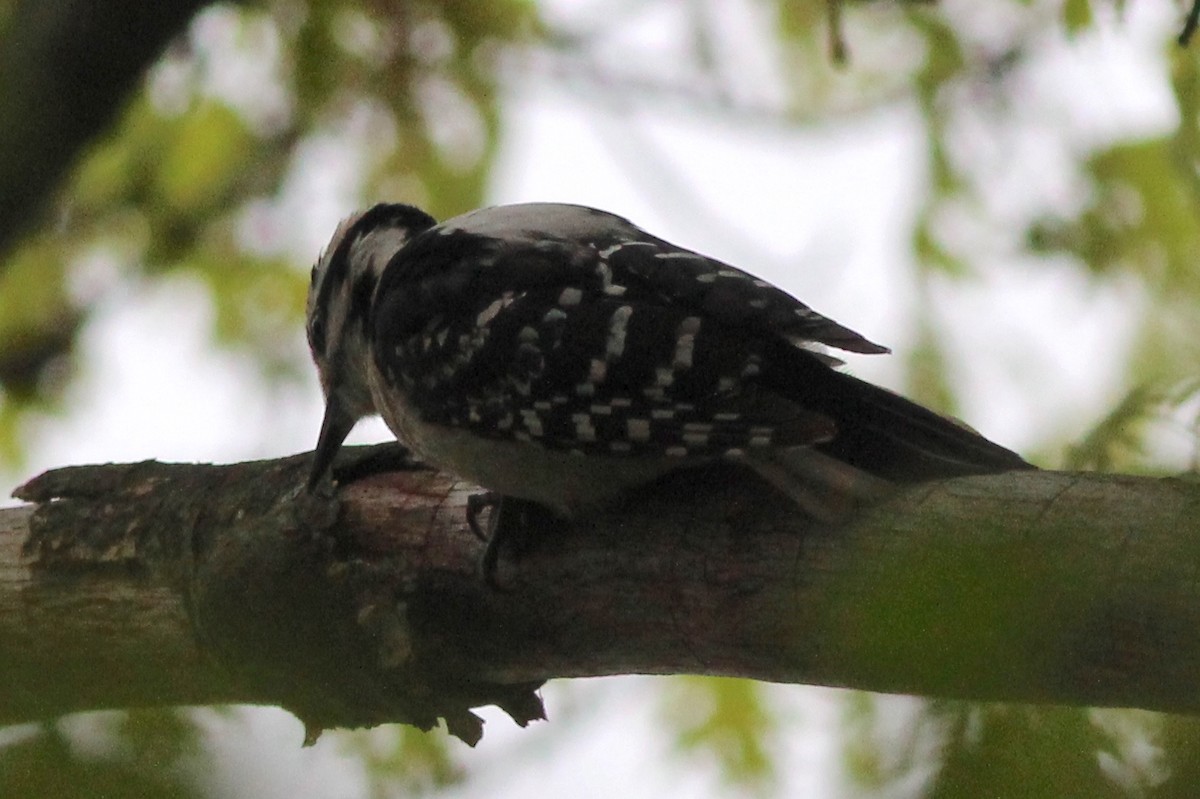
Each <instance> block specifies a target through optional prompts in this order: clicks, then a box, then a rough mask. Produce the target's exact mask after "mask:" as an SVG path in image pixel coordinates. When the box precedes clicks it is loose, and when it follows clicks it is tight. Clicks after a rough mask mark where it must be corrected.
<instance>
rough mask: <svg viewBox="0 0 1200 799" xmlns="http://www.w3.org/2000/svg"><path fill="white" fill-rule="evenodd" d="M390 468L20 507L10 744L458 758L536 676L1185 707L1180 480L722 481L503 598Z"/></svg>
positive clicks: (1033, 476)
mask: <svg viewBox="0 0 1200 799" xmlns="http://www.w3.org/2000/svg"><path fill="white" fill-rule="evenodd" d="M396 452H397V450H396V449H395V448H394V447H392V448H387V447H384V448H368V449H366V450H359V451H357V452H351V453H348V460H344V461H343V462H342V463H341V465H340V471H339V474H340V476H341V481H342V483H343V485H344V486H345V487H344V488H343V489H342V490H341V492H340V497H339V498H338V499H337V500H333V499H331V500H328V501H324V500H319V499H314V498H311V497H308V496H307V495H305V494H303V493H301V492H299V490H298V487H299V486H300V484H301V483H302V480H303V474H304V471H305V468H306V466H307V456H295V457H293V458H288V459H283V460H278V461H263V462H256V463H243V464H234V465H230V466H208V465H168V464H159V463H153V462H149V463H144V464H129V465H117V466H89V467H73V468H70V469H65V470H58V471H54V472H49V473H47V474H46V475H43V476H42V477H39V478H37V479H36V480H34V481H32V482H31V483H29V484H27V485H26V486H23V487H22V488H21V489H19V490H18V493H19V495H20V496H21V497H22V498H24V499H26V500H29V501H31V502H34V503H37V505H36V507H30V506H24V507H19V508H13V509H8V510H4V511H0V651H3V652H5V657H4V658H3V659H0V686H3V688H0V723H12V722H18V721H27V720H31V719H36V718H44V717H47V716H53V715H57V714H61V713H66V712H70V711H75V710H84V709H89V708H98V707H122V706H134V705H147V704H207V703H227V702H243V703H260V704H263V703H267V704H277V705H281V706H283V707H286V708H288V709H289V710H291V711H292V712H294V713H296V714H297V715H298V716H299V717H300V718H301V719H303V720H304V721H305V722H306V724H308V725H309V728H310V730H319V729H320V728H323V727H331V726H357V725H369V724H378V723H383V722H388V721H405V722H408V723H413V724H417V725H418V726H421V727H425V728H427V727H429V726H431V725H433V724H434V723H436V720H437V718H438V717H439V716H442V717H445V718H446V720H447V724H448V726H449V727H450V729H451V731H452V732H455V734H458V735H460V736H461V737H463V738H464V739H465V740H468V741H474V740H476V739H477V738H478V736H479V734H480V728H479V722H478V720H477V719H476V718H475V717H474V716H473V715H472V714H471V713H470V712H469V708H470V707H475V706H478V705H481V704H487V703H495V704H498V705H500V706H501V707H503V708H505V709H506V710H507V711H508V712H509V714H510V715H512V716H513V717H514V719H516V720H517V721H518V722H520V723H525V722H527V721H529V720H531V719H533V718H538V717H540V716H541V705H540V702H539V701H538V700H537V698H536V695H535V694H534V691H535V690H536V688H537V686H539V685H540V684H541V683H542V682H543V681H544V680H547V679H551V678H554V677H575V676H589V675H602V674H626V673H651V674H673V673H693V674H721V675H738V676H744V677H753V678H757V679H763V680H771V681H776V682H792V683H816V684H822V685H835V686H848V687H855V688H863V689H869V690H875V691H889V692H903V693H916V694H926V695H933V696H945V697H957V698H966V699H978V700H1005V701H1019V702H1054V703H1065V704H1081V705H1113V706H1134V707H1143V708H1151V709H1157V710H1167V711H1177V712H1189V713H1190V712H1198V711H1200V688H1198V687H1197V686H1200V680H1197V676H1198V675H1200V644H1198V642H1197V636H1196V634H1195V631H1196V630H1197V629H1200V579H1198V577H1200V514H1198V513H1197V512H1196V511H1197V509H1198V508H1200V485H1197V484H1195V483H1192V482H1190V481H1185V480H1173V479H1149V478H1136V477H1125V476H1105V475H1095V474H1069V473H1055V472H1032V473H1012V474H1006V475H996V476H991V477H979V478H963V479H957V480H950V481H945V482H941V483H930V484H925V485H922V486H919V487H917V488H914V489H912V490H909V491H906V492H903V493H898V494H897V495H896V496H895V497H893V498H892V499H890V500H889V501H887V502H886V503H884V504H882V505H880V506H877V507H876V508H874V509H872V510H871V511H870V512H867V513H865V514H863V515H861V516H859V517H857V518H855V519H854V520H852V521H851V522H849V523H848V524H845V525H843V526H840V527H829V526H822V525H818V524H816V523H814V522H812V521H811V520H809V519H807V518H806V517H804V516H803V515H802V514H800V513H797V512H796V511H795V509H794V508H793V507H792V506H790V504H789V502H788V500H787V499H785V498H783V497H782V496H780V495H777V494H776V493H775V492H774V491H773V489H771V488H770V487H768V486H766V485H765V484H762V483H760V482H759V481H758V479H757V478H756V477H754V475H753V474H751V473H749V472H746V471H743V470H739V469H736V468H732V467H721V468H711V469H706V470H703V471H697V472H692V473H687V474H680V475H678V476H676V477H674V478H672V479H670V480H667V481H664V482H663V483H661V484H659V485H656V486H654V487H653V488H651V489H648V490H646V491H645V492H643V493H642V494H641V495H640V496H638V497H635V498H633V499H631V500H630V502H629V503H627V504H626V506H624V507H622V508H618V509H614V510H612V511H611V512H606V513H605V514H603V515H600V516H597V517H595V518H591V519H586V520H582V521H580V522H579V523H577V524H575V525H572V526H570V527H566V526H564V527H562V528H561V529H554V530H541V531H538V533H539V535H538V536H537V538H536V540H535V541H534V543H533V545H532V547H531V549H530V551H528V552H526V553H525V554H523V555H522V556H521V557H520V558H519V559H514V558H513V557H512V556H511V554H506V555H505V556H502V559H501V566H500V572H499V579H500V581H501V583H502V584H503V585H504V586H505V587H506V590H505V591H503V592H495V591H491V590H489V589H488V588H486V587H485V585H484V584H483V582H482V580H481V579H480V578H479V576H478V574H477V561H478V557H479V549H480V544H479V542H478V541H476V540H475V539H474V537H473V536H472V535H471V533H470V532H469V530H468V529H467V527H466V524H465V519H464V513H463V506H464V504H465V499H466V497H467V496H468V495H469V494H470V493H471V492H472V491H473V490H474V489H473V487H471V486H468V485H464V484H460V483H456V482H455V481H453V480H452V479H451V478H449V477H447V476H446V475H443V474H439V473H437V472H433V471H429V470H425V469H422V468H419V467H417V466H415V465H413V464H411V463H408V462H405V461H403V460H402V459H401V458H398V456H397V455H396ZM380 469H386V471H383V472H380ZM364 474H365V475H367V476H365V477H362V479H358V480H355V479H354V478H355V477H356V476H360V475H364ZM201 653H203V656H202V655H201Z"/></svg>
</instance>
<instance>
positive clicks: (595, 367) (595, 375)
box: [587, 358, 608, 384]
mask: <svg viewBox="0 0 1200 799" xmlns="http://www.w3.org/2000/svg"><path fill="white" fill-rule="evenodd" d="M607 374H608V361H602V360H600V359H599V358H592V364H591V366H590V367H588V377H587V379H588V382H590V383H593V384H595V383H603V382H604V377H605V375H607Z"/></svg>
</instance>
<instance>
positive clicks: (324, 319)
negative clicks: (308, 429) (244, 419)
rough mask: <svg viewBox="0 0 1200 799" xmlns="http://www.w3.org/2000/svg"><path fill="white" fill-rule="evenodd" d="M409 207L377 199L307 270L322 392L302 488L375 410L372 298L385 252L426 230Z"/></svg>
mask: <svg viewBox="0 0 1200 799" xmlns="http://www.w3.org/2000/svg"><path fill="white" fill-rule="evenodd" d="M435 224H437V223H436V221H435V220H434V219H433V217H431V216H429V214H427V213H425V212H424V211H421V210H420V209H418V208H414V207H413V206H411V205H399V204H380V205H376V206H374V207H372V208H370V209H368V210H366V211H362V212H359V213H356V214H354V215H352V216H350V217H348V218H347V219H345V220H343V221H342V223H341V224H340V225H338V228H337V230H336V231H335V232H334V234H333V238H332V239H331V240H330V242H329V245H328V246H327V247H326V248H325V251H324V252H323V253H322V254H321V257H320V258H319V259H318V260H317V263H316V266H314V267H313V270H312V283H311V285H310V286H309V290H308V325H307V328H308V346H309V349H310V350H312V356H313V361H314V362H315V363H316V365H317V373H318V375H319V376H320V380H321V390H322V391H323V392H324V394H325V419H324V421H323V422H322V424H321V435H320V438H319V439H318V441H317V450H316V453H315V454H314V457H313V466H312V472H311V474H310V475H309V480H308V488H309V490H310V491H311V490H312V489H313V488H315V487H316V486H317V485H318V484H319V483H320V482H321V480H322V478H323V477H324V476H325V474H326V472H328V470H329V467H330V466H331V465H332V463H333V458H334V456H335V455H337V452H338V449H339V448H340V447H341V445H342V442H343V441H345V439H346V436H347V435H349V433H350V430H351V428H353V427H354V424H355V423H356V422H357V421H358V420H359V419H361V418H363V417H364V416H369V415H371V414H373V413H375V412H376V409H375V404H374V402H373V401H372V399H371V390H370V386H369V385H368V381H367V368H368V359H369V358H370V338H369V330H370V318H371V303H372V300H373V298H374V296H375V287H376V286H377V285H378V284H379V278H380V276H381V275H382V274H383V271H384V270H385V269H386V268H387V265H388V264H389V263H390V262H391V260H392V257H393V256H394V255H395V254H396V253H397V252H399V251H400V249H401V248H402V247H404V245H405V244H406V243H407V242H408V241H409V240H410V239H411V238H412V237H413V236H415V235H417V234H418V233H420V232H421V231H423V230H427V229H429V228H431V227H433V226H434V225H435Z"/></svg>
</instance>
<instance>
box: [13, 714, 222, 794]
mask: <svg viewBox="0 0 1200 799" xmlns="http://www.w3.org/2000/svg"><path fill="white" fill-rule="evenodd" d="M5 732H6V733H10V734H11V738H10V740H7V741H5V740H3V739H0V796H5V797H11V799H26V798H27V797H54V799H75V797H79V799H96V797H104V799H193V798H194V799H200V798H201V797H207V796H210V795H211V794H210V793H209V792H208V791H207V790H206V789H205V787H204V784H203V780H202V778H201V776H200V775H201V774H202V773H203V761H204V758H205V755H204V753H203V751H202V741H201V737H200V733H199V730H198V729H197V728H196V727H195V726H194V725H193V724H192V723H191V720H190V719H189V718H188V716H187V714H186V712H185V711H175V710H169V711H168V710H140V711H128V712H125V713H95V714H85V715H81V716H77V717H74V718H72V719H69V720H65V721H58V722H54V723H48V724H44V725H40V726H38V727H32V726H31V727H30V728H14V729H12V730H8V731H5Z"/></svg>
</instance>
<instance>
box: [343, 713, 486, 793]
mask: <svg viewBox="0 0 1200 799" xmlns="http://www.w3.org/2000/svg"><path fill="white" fill-rule="evenodd" d="M338 744H339V746H340V748H341V749H342V750H343V751H345V752H346V754H347V755H349V756H350V757H353V758H356V759H357V760H359V761H360V762H361V763H362V764H363V766H364V768H365V770H366V774H367V782H368V785H369V786H370V796H371V799H393V797H398V796H414V795H425V794H432V793H436V792H437V791H438V790H439V789H442V788H446V787H448V786H451V785H455V784H458V783H460V782H462V780H463V779H464V776H465V769H464V768H463V766H461V765H459V764H458V763H455V762H454V760H453V759H452V758H451V756H450V750H449V748H448V746H447V736H446V734H445V733H444V732H442V731H441V730H438V731H436V732H429V733H425V732H421V731H420V730H418V729H417V728H415V727H408V726H402V725H392V726H388V727H379V728H376V729H373V730H356V731H354V732H348V733H341V734H339V735H338Z"/></svg>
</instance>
